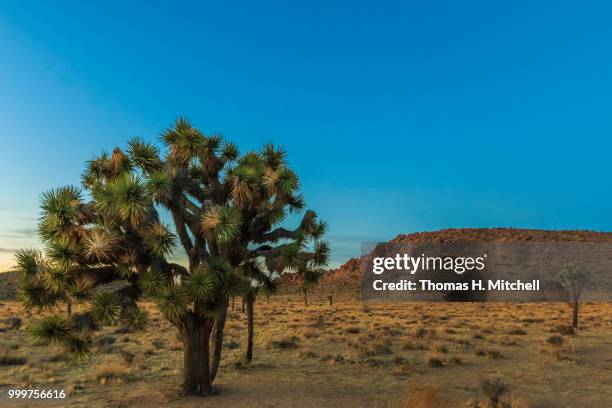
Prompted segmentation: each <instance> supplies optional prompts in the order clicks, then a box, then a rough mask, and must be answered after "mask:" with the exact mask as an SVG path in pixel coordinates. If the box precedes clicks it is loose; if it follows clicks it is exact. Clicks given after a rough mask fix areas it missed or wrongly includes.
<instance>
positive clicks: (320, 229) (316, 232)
mask: <svg viewBox="0 0 612 408" xmlns="http://www.w3.org/2000/svg"><path fill="white" fill-rule="evenodd" d="M326 232H327V223H326V222H325V221H319V222H313V223H312V225H310V226H309V228H308V234H310V236H311V237H313V238H314V239H320V238H321V237H322V236H323V235H325V233H326Z"/></svg>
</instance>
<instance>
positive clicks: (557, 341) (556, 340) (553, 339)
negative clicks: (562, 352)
mask: <svg viewBox="0 0 612 408" xmlns="http://www.w3.org/2000/svg"><path fill="white" fill-rule="evenodd" d="M546 343H548V344H550V345H551V346H555V347H559V346H561V345H562V344H563V337H561V336H559V335H554V336H550V337H549V338H547V339H546Z"/></svg>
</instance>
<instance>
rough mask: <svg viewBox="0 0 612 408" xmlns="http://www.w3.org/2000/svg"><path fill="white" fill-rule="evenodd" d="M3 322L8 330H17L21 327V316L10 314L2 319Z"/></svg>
mask: <svg viewBox="0 0 612 408" xmlns="http://www.w3.org/2000/svg"><path fill="white" fill-rule="evenodd" d="M4 324H6V327H7V328H8V329H9V330H18V329H19V328H20V327H21V318H20V317H17V316H12V317H9V318H7V319H5V320H4Z"/></svg>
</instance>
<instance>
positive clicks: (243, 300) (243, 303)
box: [242, 298, 245, 313]
mask: <svg viewBox="0 0 612 408" xmlns="http://www.w3.org/2000/svg"><path fill="white" fill-rule="evenodd" d="M244 303H245V302H244V298H242V313H244Z"/></svg>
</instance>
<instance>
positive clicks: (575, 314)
mask: <svg viewBox="0 0 612 408" xmlns="http://www.w3.org/2000/svg"><path fill="white" fill-rule="evenodd" d="M572 327H573V328H574V329H577V328H578V301H577V300H576V301H574V302H573V303H572Z"/></svg>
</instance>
